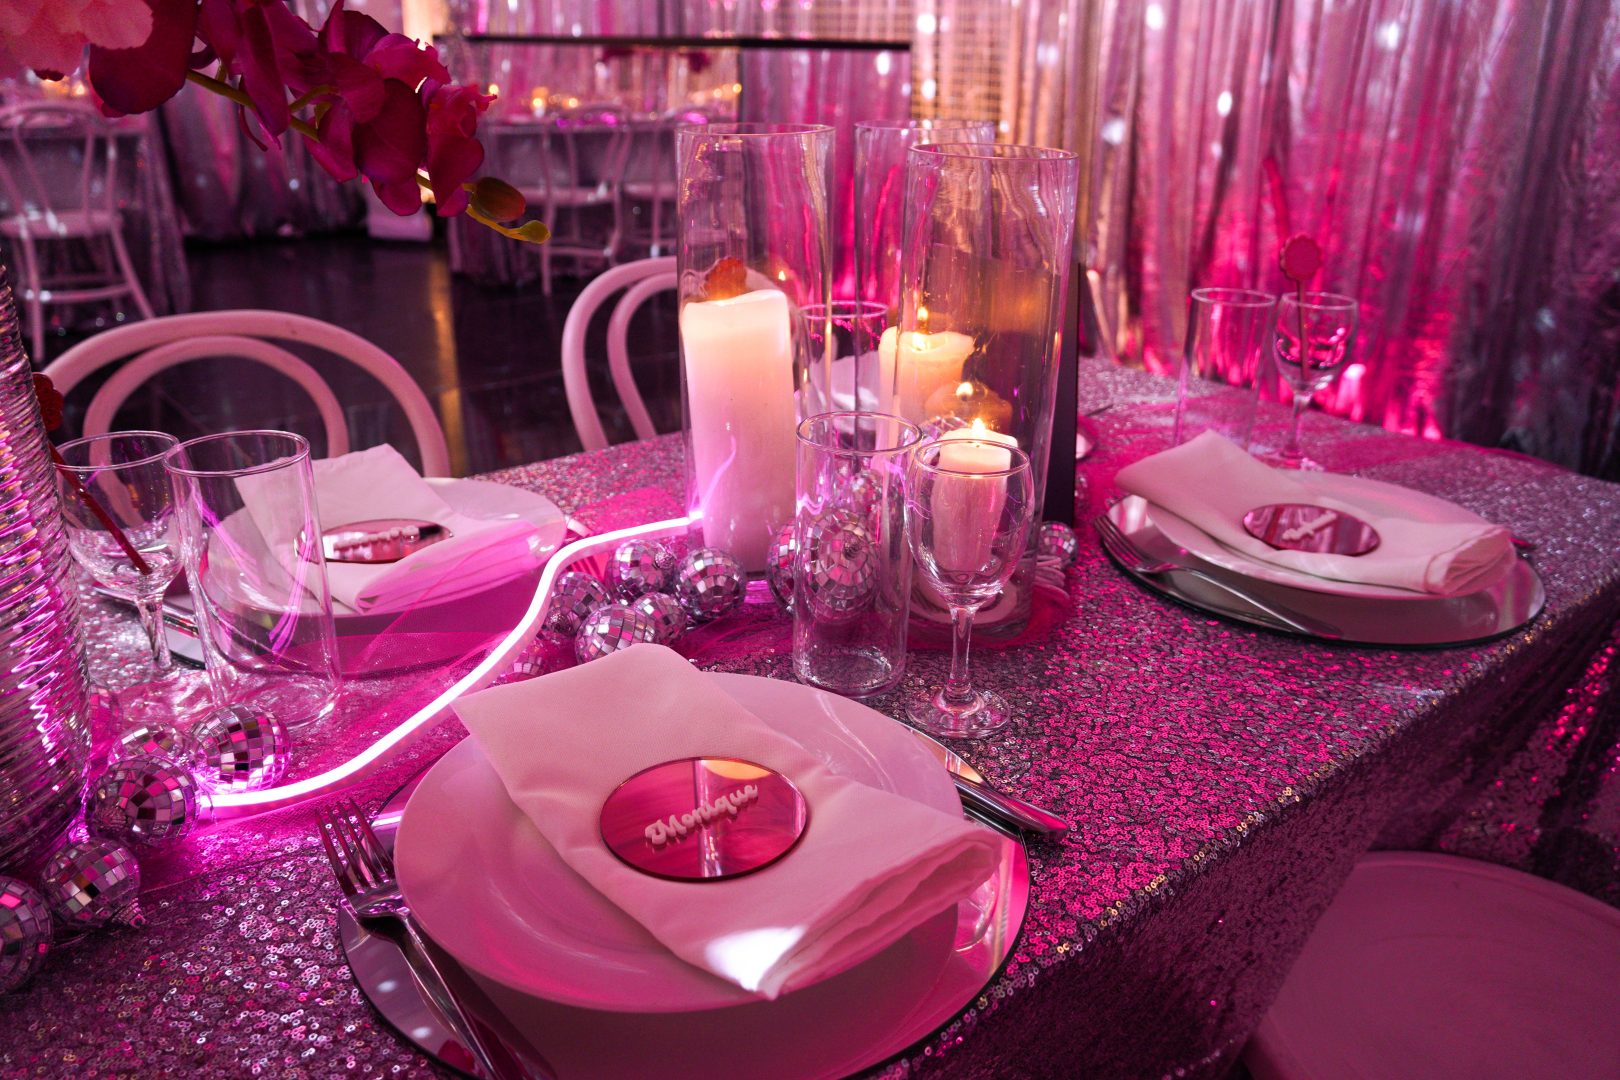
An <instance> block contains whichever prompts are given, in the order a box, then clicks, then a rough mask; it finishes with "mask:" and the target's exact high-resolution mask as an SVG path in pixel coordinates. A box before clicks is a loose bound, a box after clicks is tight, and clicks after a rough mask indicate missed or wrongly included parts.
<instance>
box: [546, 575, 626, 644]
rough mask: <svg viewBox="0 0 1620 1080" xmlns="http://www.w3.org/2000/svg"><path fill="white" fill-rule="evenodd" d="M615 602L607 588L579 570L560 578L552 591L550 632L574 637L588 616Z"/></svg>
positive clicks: (548, 617) (548, 625)
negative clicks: (612, 601)
mask: <svg viewBox="0 0 1620 1080" xmlns="http://www.w3.org/2000/svg"><path fill="white" fill-rule="evenodd" d="M612 599H613V598H612V597H610V596H609V595H608V591H607V587H606V586H605V585H603V584H602V583H601V582H600V581H597V580H596V579H595V578H593V577H591V575H589V574H586V573H583V572H581V571H579V570H569V571H566V572H564V573H561V574H558V575H557V583H556V584H555V585H553V586H552V587H551V606H550V608H549V609H548V610H547V612H546V629H547V630H553V631H555V632H557V633H559V634H562V635H564V636H565V637H573V636H574V635H575V634H577V633H579V628H580V625H581V624H582V623H584V622H585V617H586V616H587V615H589V614H590V613H591V612H593V611H595V610H596V609H597V608H599V607H601V606H602V605H603V604H606V603H608V602H609V601H610V600H612Z"/></svg>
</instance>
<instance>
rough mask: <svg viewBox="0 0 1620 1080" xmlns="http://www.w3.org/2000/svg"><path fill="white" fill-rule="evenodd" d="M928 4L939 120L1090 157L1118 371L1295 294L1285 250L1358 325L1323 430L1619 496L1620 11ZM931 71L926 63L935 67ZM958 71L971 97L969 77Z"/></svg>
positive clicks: (1519, 4) (1104, 295)
mask: <svg viewBox="0 0 1620 1080" xmlns="http://www.w3.org/2000/svg"><path fill="white" fill-rule="evenodd" d="M1002 6H1003V16H1004V19H1005V25H1006V26H1007V27H1008V30H1007V37H1006V41H1007V42H1010V43H1011V44H1012V45H1013V46H1014V47H1013V48H1010V49H1007V48H1005V44H1003V45H1002V46H999V47H1001V48H1002V49H1003V50H1004V51H1002V54H1001V55H1002V56H1003V57H1004V59H1002V60H1001V61H999V71H997V70H996V69H997V67H998V65H997V64H995V63H991V62H990V60H989V59H985V60H982V61H980V62H979V63H977V64H975V63H974V62H973V56H972V50H974V49H981V50H983V49H987V48H988V46H986V45H980V44H976V43H975V42H974V40H972V38H971V37H969V38H967V39H965V40H964V39H963V38H962V37H958V38H956V40H952V35H951V33H950V29H949V27H950V25H951V24H953V23H954V24H960V25H964V26H967V25H975V24H976V23H978V22H983V20H984V18H985V8H986V4H985V3H984V0H929V2H928V3H927V4H926V5H924V6H922V7H920V8H919V10H923V11H925V12H926V13H927V18H926V20H925V22H924V29H931V28H935V27H937V28H938V31H937V37H938V40H937V41H935V42H932V43H929V42H922V43H920V45H922V46H925V47H923V48H921V50H920V51H921V52H922V55H923V57H924V59H922V60H921V61H919V63H922V64H928V63H933V64H935V65H936V66H937V68H938V70H939V81H938V85H937V87H936V88H934V89H935V93H934V95H933V97H932V98H931V99H929V100H924V99H922V98H921V96H920V89H921V87H919V95H918V96H915V97H914V103H915V104H916V106H917V108H918V110H919V111H921V112H928V111H937V112H946V113H948V112H952V111H954V108H955V106H956V103H959V102H963V101H975V102H982V101H983V100H985V96H986V94H985V90H984V88H983V86H982V85H978V84H976V83H975V82H974V81H973V80H974V78H975V73H977V72H980V71H983V70H991V71H993V72H995V75H994V77H996V78H998V79H999V80H1000V86H999V87H998V88H997V90H996V93H994V94H993V95H992V98H993V100H994V101H996V102H998V103H999V106H1000V119H1001V120H1002V121H1003V124H1004V129H1005V131H1006V133H1007V137H1011V138H1013V139H1015V140H1020V141H1034V142H1042V143H1047V144H1051V143H1053V142H1057V143H1059V144H1061V145H1068V146H1070V147H1072V148H1074V149H1077V150H1080V151H1081V152H1082V153H1083V154H1084V155H1085V156H1086V159H1087V161H1086V164H1087V167H1088V171H1089V177H1090V183H1089V185H1088V191H1087V193H1086V195H1085V196H1084V198H1085V200H1086V205H1083V206H1082V208H1081V210H1082V213H1081V220H1082V222H1085V223H1088V224H1086V225H1085V226H1084V229H1085V231H1084V234H1083V236H1082V238H1081V241H1082V242H1081V244H1080V250H1082V251H1083V252H1084V256H1083V257H1084V258H1085V260H1086V271H1087V275H1086V276H1087V281H1088V283H1089V285H1090V299H1091V301H1092V306H1093V308H1094V312H1095V316H1096V322H1097V331H1098V333H1097V337H1098V345H1099V348H1100V349H1101V350H1103V351H1106V352H1108V353H1110V354H1111V355H1113V356H1114V357H1115V358H1116V359H1118V360H1119V361H1120V362H1122V363H1127V364H1132V365H1143V366H1146V367H1149V368H1151V369H1155V370H1169V369H1171V368H1173V366H1174V363H1175V357H1176V353H1177V351H1178V350H1179V348H1180V346H1181V342H1182V339H1183V334H1184V331H1185V321H1186V302H1187V293H1188V291H1189V290H1190V289H1192V288H1196V287H1198V286H1202V285H1243V286H1253V287H1261V288H1267V289H1271V290H1274V291H1275V290H1277V289H1280V288H1281V286H1282V284H1283V283H1282V281H1281V279H1280V275H1279V273H1278V271H1277V270H1276V266H1275V252H1276V250H1277V246H1278V242H1279V239H1280V238H1284V237H1285V236H1286V235H1287V234H1289V233H1291V232H1308V233H1310V234H1311V235H1313V236H1315V237H1316V238H1318V239H1319V240H1320V241H1321V242H1322V243H1323V245H1324V247H1325V248H1326V251H1327V267H1326V270H1325V275H1324V280H1323V285H1324V287H1326V288H1329V289H1332V290H1334V291H1341V292H1347V293H1352V294H1354V295H1355V296H1356V297H1357V299H1358V300H1359V301H1360V302H1361V315H1362V327H1363V331H1362V337H1361V342H1360V345H1359V347H1358V350H1357V356H1356V358H1355V363H1354V364H1353V365H1352V366H1351V367H1350V369H1349V370H1348V372H1347V375H1346V377H1345V378H1344V380H1343V381H1342V382H1341V385H1340V387H1339V388H1338V389H1337V391H1336V392H1334V393H1331V394H1329V395H1326V396H1325V397H1324V398H1323V399H1322V404H1324V405H1325V406H1326V407H1328V408H1330V409H1331V410H1333V411H1335V412H1338V413H1340V414H1343V415H1347V416H1351V417H1354V418H1357V419H1362V420H1366V421H1368V422H1371V423H1377V424H1382V425H1384V426H1386V427H1390V428H1395V429H1398V430H1403V431H1409V432H1414V433H1417V434H1422V435H1426V436H1430V437H1439V436H1445V437H1450V438H1458V439H1465V440H1468V441H1471V442H1476V443H1481V444H1485V445H1490V446H1502V447H1507V448H1510V449H1516V450H1522V451H1526V452H1528V453H1532V454H1535V455H1537V456H1540V457H1544V458H1548V459H1550V460H1552V461H1556V462H1559V463H1561V464H1564V465H1568V466H1571V467H1574V468H1578V469H1582V470H1584V471H1587V472H1592V473H1596V474H1599V475H1603V476H1608V477H1617V476H1620V406H1617V402H1616V392H1617V389H1620V385H1617V384H1620V0H1353V2H1346V0H1022V2H1021V3H1019V4H1012V3H1011V2H1010V0H1002ZM931 57H932V58H933V59H930V58H931ZM953 71H961V72H964V73H965V74H964V75H963V77H962V78H960V79H953V78H952V77H951V75H952V72H953Z"/></svg>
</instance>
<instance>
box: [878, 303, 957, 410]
mask: <svg viewBox="0 0 1620 1080" xmlns="http://www.w3.org/2000/svg"><path fill="white" fill-rule="evenodd" d="M971 355H973V339H972V338H970V337H968V336H967V335H966V334H958V333H957V332H956V331H954V330H942V331H940V332H939V333H937V334H925V333H922V332H920V331H917V330H912V331H908V332H906V333H904V334H902V333H901V332H900V330H899V328H898V327H894V326H891V327H889V328H888V329H887V330H885V331H883V336H882V337H881V338H880V339H879V340H878V368H879V370H880V371H881V373H882V378H883V382H882V387H883V391H884V392H885V393H887V392H889V388H890V387H895V388H897V390H898V393H899V401H898V403H897V410H896V411H898V412H899V414H900V415H901V416H903V417H905V418H906V419H908V420H915V421H918V422H921V421H924V420H927V419H929V418H930V416H931V414H929V413H928V412H926V411H925V409H926V408H927V405H928V399H929V398H930V397H932V396H933V395H934V393H935V392H936V391H938V390H940V389H942V388H943V389H945V390H951V389H954V388H955V387H956V385H957V384H958V383H960V382H961V381H962V365H963V364H965V363H967V358H968V357H969V356H971ZM897 364H898V366H899V370H898V371H896V365H897ZM897 378H898V382H897V381H896V379H897Z"/></svg>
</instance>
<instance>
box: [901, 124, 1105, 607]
mask: <svg viewBox="0 0 1620 1080" xmlns="http://www.w3.org/2000/svg"><path fill="white" fill-rule="evenodd" d="M1079 175H1080V169H1079V161H1078V160H1077V158H1076V157H1075V155H1074V154H1072V153H1070V152H1068V151H1066V150H1049V149H1045V148H1042V147H1034V146H985V145H979V144H971V143H956V144H951V143H940V144H925V145H922V146H916V147H913V148H912V149H911V150H910V151H909V158H908V164H907V169H906V229H905V238H904V240H903V242H902V245H901V291H900V326H899V331H898V332H897V333H896V334H895V335H894V336H893V337H892V338H887V337H886V340H885V341H884V342H883V344H882V346H880V349H879V353H880V363H882V364H883V365H884V368H885V370H888V371H892V372H893V385H894V393H895V398H896V401H897V409H896V411H898V412H899V413H900V415H902V416H904V417H905V418H906V419H908V420H910V421H912V422H913V423H915V424H917V426H918V427H919V428H921V429H922V433H923V438H924V439H925V440H927V439H930V438H937V437H938V436H939V435H941V434H942V433H944V432H946V431H950V430H954V429H957V428H964V427H965V428H970V429H974V430H978V431H984V432H987V433H990V434H991V435H992V436H994V437H997V438H1000V439H1005V440H1007V441H1008V442H1009V443H1010V444H1012V443H1015V444H1016V445H1017V446H1018V448H1019V449H1021V450H1023V451H1024V452H1025V453H1026V454H1028V455H1029V459H1030V465H1031V470H1032V473H1033V476H1032V479H1033V482H1034V489H1035V506H1034V516H1033V517H1034V520H1033V525H1032V527H1031V528H1030V532H1029V535H1030V550H1029V553H1028V556H1027V557H1026V558H1025V559H1024V561H1023V564H1022V565H1021V566H1020V568H1019V570H1018V572H1017V573H1015V574H1014V576H1013V579H1012V581H1011V582H1010V583H1009V584H1008V585H1007V586H1006V588H1005V589H1004V590H1003V592H1002V596H1001V599H1000V600H999V601H998V602H997V603H996V604H995V606H994V607H989V608H986V609H985V610H984V611H982V612H981V613H980V615H979V617H978V619H977V620H976V621H975V626H976V628H977V629H978V631H979V633H980V634H981V635H982V636H989V637H992V638H994V637H1002V638H1005V637H1010V636H1013V635H1016V634H1017V633H1019V632H1020V631H1022V629H1023V627H1024V626H1025V625H1026V624H1027V622H1028V618H1029V605H1030V597H1031V593H1032V590H1033V584H1034V569H1035V552H1034V543H1035V538H1036V537H1037V536H1038V534H1039V526H1040V521H1041V496H1042V493H1043V492H1044V491H1045V489H1046V469H1047V465H1048V462H1049V459H1050V456H1051V449H1052V445H1051V444H1052V414H1053V406H1054V403H1055V401H1056V396H1057V380H1058V364H1059V358H1060V357H1061V355H1062V344H1063V334H1065V333H1073V332H1074V328H1073V327H1066V326H1064V325H1063V305H1064V299H1065V297H1066V295H1067V291H1068V285H1069V273H1070V270H1071V268H1072V267H1073V265H1074V264H1073V252H1074V216H1075V204H1076V198H1077V194H1078V184H1079ZM918 580H919V582H920V580H921V579H920V578H919V579H918ZM919 589H920V590H923V591H921V592H919V593H917V594H914V596H913V603H912V611H913V613H914V614H915V615H916V616H917V617H918V618H920V619H922V620H925V621H927V622H931V623H934V624H936V625H937V626H940V627H943V626H945V625H946V624H947V623H948V621H949V613H948V610H947V609H946V605H945V604H944V603H943V602H942V601H940V599H939V598H938V597H934V596H929V595H927V593H926V586H923V585H920V584H919Z"/></svg>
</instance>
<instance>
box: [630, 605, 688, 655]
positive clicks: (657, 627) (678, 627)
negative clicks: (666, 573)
mask: <svg viewBox="0 0 1620 1080" xmlns="http://www.w3.org/2000/svg"><path fill="white" fill-rule="evenodd" d="M630 610H631V611H639V612H641V613H642V614H643V615H645V616H647V618H649V619H651V620H652V621H653V632H654V635H655V636H654V637H653V640H654V641H656V642H658V644H660V645H668V644H669V643H670V642H672V641H674V640H675V639H676V638H678V637H680V636H681V635H682V634H683V633H685V632H686V609H685V608H683V607H681V602H680V601H679V600H677V599H675V598H674V597H673V596H671V595H669V593H665V592H650V593H646V594H644V595H642V596H638V597H636V598H635V599H634V600H633V601H631V602H630Z"/></svg>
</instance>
